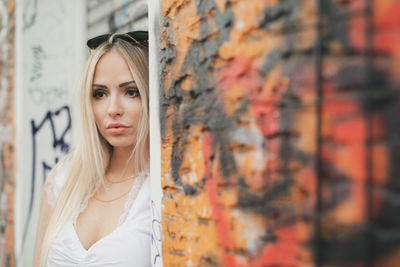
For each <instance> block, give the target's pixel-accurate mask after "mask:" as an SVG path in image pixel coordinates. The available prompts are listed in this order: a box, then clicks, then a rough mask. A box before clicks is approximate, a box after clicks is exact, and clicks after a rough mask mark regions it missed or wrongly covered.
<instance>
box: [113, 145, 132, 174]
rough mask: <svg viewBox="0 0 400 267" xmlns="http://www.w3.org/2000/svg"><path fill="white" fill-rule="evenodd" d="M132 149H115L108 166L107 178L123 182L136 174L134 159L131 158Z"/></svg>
mask: <svg viewBox="0 0 400 267" xmlns="http://www.w3.org/2000/svg"><path fill="white" fill-rule="evenodd" d="M131 154H132V148H120V147H114V149H113V152H112V154H111V158H110V163H109V164H108V168H107V172H106V176H109V177H110V178H112V179H113V180H114V181H118V180H123V179H125V178H126V177H128V176H132V175H134V174H135V169H134V165H133V159H132V158H130V157H131Z"/></svg>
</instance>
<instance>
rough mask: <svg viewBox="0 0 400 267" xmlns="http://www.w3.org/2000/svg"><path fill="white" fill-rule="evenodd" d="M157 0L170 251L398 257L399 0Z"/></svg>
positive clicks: (278, 258)
mask: <svg viewBox="0 0 400 267" xmlns="http://www.w3.org/2000/svg"><path fill="white" fill-rule="evenodd" d="M162 5H163V7H162V15H163V18H162V26H161V27H162V28H161V30H162V34H161V62H160V63H161V70H160V73H161V92H162V93H161V98H160V104H161V114H160V120H161V135H162V188H163V192H164V197H163V210H162V217H163V221H162V225H163V233H164V240H163V261H164V265H165V266H229V267H231V266H321V265H324V266H344V265H346V266H372V265H377V266H378V265H379V266H397V265H399V264H400V253H399V252H400V226H399V222H400V217H399V216H398V215H397V214H399V213H397V212H398V210H399V208H400V207H399V206H400V202H399V201H398V198H399V193H400V182H399V181H400V178H399V177H398V175H399V172H400V168H399V167H398V165H397V163H396V162H397V161H398V160H399V157H400V154H399V152H398V151H399V145H400V141H399V140H400V138H399V136H400V135H399V134H400V121H399V116H398V113H399V111H400V105H399V104H400V101H399V100H398V93H399V92H398V91H399V85H400V79H399V78H398V77H399V75H398V74H399V72H400V50H399V47H400V37H399V36H400V34H399V33H400V19H399V18H400V11H399V10H400V2H399V1H395V0H383V1H382V0H379V1H378V0H370V1H368V0H353V1H343V0H320V1H318V0H264V1H260V0H230V1H228V0H207V1H205V0H164V1H162Z"/></svg>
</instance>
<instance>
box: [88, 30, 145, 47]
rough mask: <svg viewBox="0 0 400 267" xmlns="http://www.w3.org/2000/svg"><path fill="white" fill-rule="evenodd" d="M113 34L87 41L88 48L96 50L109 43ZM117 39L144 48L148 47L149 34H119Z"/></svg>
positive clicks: (138, 32)
mask: <svg viewBox="0 0 400 267" xmlns="http://www.w3.org/2000/svg"><path fill="white" fill-rule="evenodd" d="M110 36H111V34H103V35H100V36H97V37H94V38H92V39H89V40H88V41H87V43H86V44H87V46H88V47H89V48H90V49H92V50H94V49H96V48H97V47H99V46H100V45H101V44H102V43H104V42H107V41H108V39H109V38H110ZM115 38H120V39H122V40H124V41H127V42H129V43H133V44H140V45H143V46H146V47H147V46H148V38H149V37H148V33H147V32H146V31H134V32H127V33H125V34H118V35H116V36H115Z"/></svg>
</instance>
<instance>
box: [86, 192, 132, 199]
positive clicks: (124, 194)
mask: <svg viewBox="0 0 400 267" xmlns="http://www.w3.org/2000/svg"><path fill="white" fill-rule="evenodd" d="M130 191H131V190H129V191H127V192H125V193H123V194H122V195H120V196H118V197H116V198H112V199H109V200H104V199H98V198H97V197H96V196H95V195H93V198H94V199H95V200H97V201H100V202H113V201H115V200H118V199H120V198H122V197H124V196H126V195H127V194H128V193H129V192H130Z"/></svg>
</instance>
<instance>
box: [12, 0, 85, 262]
mask: <svg viewBox="0 0 400 267" xmlns="http://www.w3.org/2000/svg"><path fill="white" fill-rule="evenodd" d="M84 7H85V6H84V5H82V6H80V4H79V2H78V1H48V0H25V1H21V2H19V6H17V10H18V12H17V14H18V19H19V20H18V22H19V24H18V25H17V26H18V27H17V34H18V36H19V38H20V39H19V40H18V41H19V42H18V43H19V44H20V46H19V47H18V48H17V59H18V60H17V62H16V63H17V68H16V76H17V80H16V82H17V83H16V102H15V105H16V113H17V116H16V118H15V125H16V136H17V142H16V154H17V155H16V156H17V157H16V192H15V195H16V202H15V203H16V216H15V221H16V227H15V236H16V246H15V254H16V256H17V265H18V266H30V265H31V263H32V258H33V245H34V241H35V237H36V228H37V217H38V212H39V204H40V198H41V193H42V186H43V184H44V182H45V179H46V177H47V174H48V173H49V171H50V170H51V168H52V167H53V166H54V165H55V164H56V163H57V162H58V161H59V160H60V159H61V158H62V157H64V156H65V155H66V153H67V152H68V151H69V149H70V147H71V145H72V132H71V129H72V111H71V107H70V104H71V103H72V100H73V98H72V95H73V92H74V88H75V86H76V85H77V83H78V80H79V72H80V70H81V69H82V67H83V60H84V55H85V50H84V47H82V46H80V47H79V48H77V44H76V42H78V43H82V42H83V40H84V39H85V36H84V35H85V30H84V29H85V24H81V25H76V24H73V23H71V22H72V21H74V20H75V21H76V22H77V23H79V21H80V20H79V14H80V13H79V12H77V10H79V9H80V8H82V9H83V10H84ZM79 27H80V28H81V30H80V31H78V30H77V29H79Z"/></svg>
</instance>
